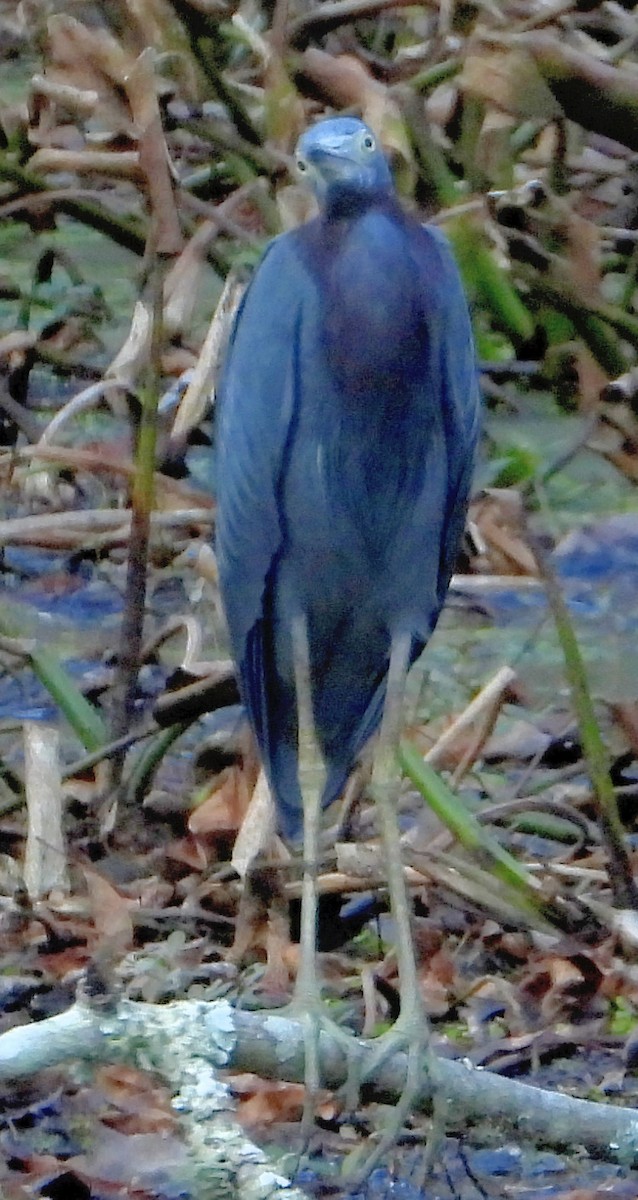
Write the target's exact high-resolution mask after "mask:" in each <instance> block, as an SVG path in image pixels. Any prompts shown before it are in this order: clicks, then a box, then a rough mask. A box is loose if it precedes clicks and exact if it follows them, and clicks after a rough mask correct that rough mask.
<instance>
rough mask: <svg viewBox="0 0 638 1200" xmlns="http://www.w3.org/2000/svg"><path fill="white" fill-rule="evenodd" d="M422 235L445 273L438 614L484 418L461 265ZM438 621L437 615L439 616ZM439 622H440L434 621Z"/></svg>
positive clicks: (428, 230)
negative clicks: (442, 500) (445, 477)
mask: <svg viewBox="0 0 638 1200" xmlns="http://www.w3.org/2000/svg"><path fill="white" fill-rule="evenodd" d="M423 232H424V233H425V234H426V235H427V236H428V238H429V239H430V244H431V247H432V249H434V248H436V253H437V255H438V256H439V259H440V263H441V270H442V273H443V288H442V298H443V300H444V305H445V308H444V318H445V319H444V322H443V326H442V336H441V341H440V348H439V362H440V370H439V372H438V376H439V388H440V394H439V403H440V404H441V406H442V411H443V419H444V427H445V445H446V454H447V475H448V485H447V497H446V514H445V530H446V536H445V537H444V539H443V541H442V546H441V557H440V563H439V588H438V594H439V611H440V608H442V606H443V602H444V600H445V595H446V592H447V589H448V585H449V582H450V578H451V576H452V573H453V571H454V566H455V562H456V557H457V554H458V550H459V545H460V542H461V538H462V535H463V529H464V527H465V518H466V513H467V502H468V499H469V494H470V488H471V485H472V476H473V473H474V467H475V459H476V447H477V442H478V436H479V428H480V419H481V396H480V391H479V381H478V371H477V366H476V351H475V347H474V339H473V336H472V326H471V322H470V315H469V311H468V306H467V300H466V298H465V292H464V289H463V285H462V282H461V276H460V274H459V270H458V267H457V265H456V261H455V259H454V256H453V254H452V250H451V248H450V244H449V242H448V240H447V238H446V237H445V235H444V234H443V233H442V232H441V230H440V229H438V228H437V227H436V226H434V225H428V226H425V227H424V229H423ZM436 615H437V617H438V613H437V614H436ZM435 619H436V618H435Z"/></svg>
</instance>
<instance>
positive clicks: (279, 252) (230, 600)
mask: <svg viewBox="0 0 638 1200" xmlns="http://www.w3.org/2000/svg"><path fill="white" fill-rule="evenodd" d="M306 285H307V281H306V279H305V277H304V274H303V268H302V266H301V265H300V263H299V261H298V259H297V257H296V255H295V253H294V251H293V249H292V248H291V245H290V240H289V238H288V237H287V236H286V235H284V236H283V237H281V238H277V239H275V241H274V242H272V243H271V244H270V246H269V247H268V249H267V250H266V253H265V255H264V257H263V258H262V260H261V262H260V264H259V265H258V267H257V270H256V273H255V275H254V277H253V280H252V282H251V284H250V286H249V287H248V289H247V291H246V294H245V296H244V298H243V301H242V304H241V306H240V309H239V312H238V314H237V317H236V320H235V323H234V326H233V331H232V334H231V338H230V342H229V347H228V351H227V355H226V360H225V363H224V367H223V371H222V376H221V381H220V386H219V389H218V406H219V412H218V427H217V498H218V508H217V526H216V549H217V558H218V569H219V575H220V582H221V586H222V593H223V596H224V603H225V610H226V618H227V621H228V626H229V631H230V635H231V642H232V647H233V653H234V656H235V660H236V662H237V665H238V669H239V673H240V685H241V691H242V698H243V700H244V703H245V704H246V706H247V708H248V711H249V715H250V717H251V720H252V723H253V725H254V728H255V732H256V734H257V738H258V741H259V744H260V749H261V752H262V756H263V759H264V764H265V766H266V770H267V773H268V774H269V776H270V779H271V783H272V782H273V774H275V775H276V776H277V779H278V781H279V784H280V786H279V787H278V788H277V791H278V792H281V793H283V792H284V791H285V792H286V794H287V795H289V796H290V797H291V802H292V805H293V809H296V806H297V803H299V804H300V800H298V790H299V789H298V783H297V773H296V736H295V732H294V729H288V728H287V727H286V726H285V723H286V722H288V723H290V722H291V721H294V697H290V696H288V695H286V694H281V695H279V694H278V689H279V690H281V689H282V688H283V687H284V684H283V682H282V680H281V679H280V677H279V675H278V673H277V671H276V664H275V647H274V638H275V636H276V635H275V631H274V629H273V618H274V617H275V615H276V614H273V613H272V612H271V611H270V609H271V607H272V603H273V588H272V581H273V577H274V574H275V572H276V568H277V561H278V556H279V554H280V552H281V547H282V543H283V538H284V533H285V531H284V529H283V525H282V517H281V513H280V506H279V496H278V491H279V488H280V485H281V480H282V477H283V474H284V472H285V463H286V454H287V447H288V442H289V438H290V434H291V427H292V424H293V422H294V415H295V406H296V403H297V398H298V397H297V393H298V377H299V363H298V343H299V338H298V326H299V322H300V320H301V301H302V297H303V295H304V287H305V286H306ZM274 755H278V756H279V760H278V761H277V763H276V764H275V763H274V762H273V756H274ZM285 823H286V822H285V820H284V822H283V824H284V825H285Z"/></svg>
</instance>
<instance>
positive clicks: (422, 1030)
mask: <svg viewBox="0 0 638 1200" xmlns="http://www.w3.org/2000/svg"><path fill="white" fill-rule="evenodd" d="M410 649H411V638H410V637H409V636H408V635H405V636H400V637H396V638H395V639H394V640H393V643H392V648H391V654H390V667H389V671H388V683H387V693H386V700H385V705H384V709H383V719H382V722H381V730H380V734H379V740H378V744H377V747H376V751H375V755H374V763H373V768H372V782H371V792H372V795H373V798H374V801H375V805H376V811H377V813H378V818H379V824H380V827H381V828H380V832H381V836H382V840H383V849H384V855H385V870H386V875H387V880H388V890H389V893H390V904H391V907H392V915H393V917H394V924H395V929H396V942H397V965H398V971H399V985H400V990H401V1010H400V1013H399V1017H398V1019H397V1020H396V1022H395V1024H394V1025H393V1027H392V1029H390V1030H388V1032H387V1033H385V1034H382V1035H381V1037H380V1038H379V1039H378V1045H377V1046H376V1047H375V1051H374V1052H373V1055H372V1060H371V1061H370V1062H369V1063H367V1064H366V1067H365V1078H367V1079H369V1078H371V1077H373V1076H374V1074H375V1071H377V1070H378V1068H379V1066H380V1065H381V1064H382V1063H383V1062H384V1061H385V1060H386V1059H387V1058H388V1057H390V1056H391V1055H392V1054H394V1053H397V1052H398V1051H405V1052H406V1054H407V1067H406V1079H405V1086H404V1088H403V1092H402V1093H401V1096H400V1097H399V1100H398V1103H397V1104H396V1106H395V1109H394V1112H393V1114H392V1117H391V1119H390V1121H389V1122H388V1124H387V1125H386V1127H385V1129H384V1130H383V1132H382V1133H381V1135H380V1138H379V1141H378V1143H377V1145H376V1146H375V1148H374V1149H373V1150H372V1152H371V1153H369V1152H366V1155H365V1159H364V1162H363V1167H361V1165H360V1163H358V1162H357V1161H356V1159H355V1161H354V1163H351V1164H350V1167H349V1168H348V1171H349V1173H350V1172H351V1171H352V1168H354V1173H356V1174H363V1175H367V1174H368V1173H369V1171H371V1170H372V1168H373V1167H374V1166H375V1165H376V1163H377V1162H379V1161H380V1160H381V1159H382V1158H383V1157H384V1156H385V1155H386V1154H387V1152H388V1150H389V1149H390V1148H391V1147H392V1145H394V1143H395V1142H396V1140H397V1138H398V1137H399V1135H400V1132H401V1129H402V1127H403V1125H404V1124H405V1120H406V1118H407V1117H408V1116H409V1114H410V1111H411V1109H412V1107H413V1105H414V1101H415V1099H416V1096H417V1094H418V1092H419V1088H420V1085H421V1082H422V1079H423V1075H424V1073H427V1074H428V1075H429V1076H430V1079H431V1083H432V1088H433V1095H434V1093H435V1090H436V1059H435V1056H434V1054H433V1052H432V1050H431V1047H430V1026H429V1021H428V1017H427V1014H426V1011H425V1006H424V1004H423V1000H422V997H421V992H420V988H419V978H418V973H417V965H416V958H415V954H414V942H413V939H412V928H411V905H410V900H409V896H408V891H407V888H406V884H405V876H404V872H403V863H402V861H401V841H400V830H399V823H398V818H397V808H396V800H397V792H398V787H399V779H398V773H397V767H396V752H397V745H398V739H399V732H400V726H401V707H402V700H403V694H404V690H405V680H406V676H407V673H408V668H409V665H410ZM435 1126H436V1122H435ZM435 1133H438V1128H436V1129H435V1130H433V1134H435ZM434 1140H438V1139H437V1138H436V1137H433V1138H432V1139H431V1143H430V1145H431V1147H432V1148H433V1142H434ZM429 1149H430V1147H429ZM428 1157H429V1156H428Z"/></svg>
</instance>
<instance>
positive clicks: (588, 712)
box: [528, 530, 638, 909]
mask: <svg viewBox="0 0 638 1200" xmlns="http://www.w3.org/2000/svg"><path fill="white" fill-rule="evenodd" d="M528 539H529V545H530V549H531V551H532V553H533V555H534V558H535V560H536V564H537V567H538V572H539V575H540V577H541V579H542V581H543V583H544V585H545V590H546V593H547V599H548V601H549V606H550V608H551V610H552V616H553V618H554V623H555V625H556V632H557V634H558V640H559V642H560V646H561V650H562V652H563V657H564V659H565V673H566V675H567V682H568V684H569V688H570V692H571V697H572V704H573V706H574V712H575V714H576V720H577V722H578V728H579V731H580V739H581V744H582V747H583V753H584V755H585V760H586V762H587V767H588V770H589V775H590V778H591V782H592V787H593V789H594V797H595V800H596V808H597V812H598V817H599V820H600V825H601V830H602V834H603V837H604V839H605V845H606V847H607V853H608V855H609V877H610V880H611V885H612V889H613V893H614V900H615V903H616V904H617V905H618V907H620V908H634V909H635V908H638V888H637V887H636V884H635V882H634V878H633V872H632V869H631V863H630V861H629V855H628V853H627V847H626V842H625V831H624V829H623V825H622V821H621V820H620V816H619V814H618V805H617V803H616V795H615V792H614V786H613V783H612V781H611V776H610V774H609V759H608V756H607V751H606V750H605V745H604V742H603V739H602V734H601V732H600V726H599V724H598V721H597V719H596V713H595V711H594V704H593V701H592V697H591V692H590V689H589V682H588V679H587V672H586V670H585V664H584V662H583V658H582V655H581V652H580V647H579V645H578V641H577V639H576V634H575V633H574V627H573V624H572V620H571V617H570V614H569V610H568V608H567V605H566V603H565V600H564V597H563V594H562V592H561V590H560V587H559V585H558V582H557V580H556V576H555V574H554V572H553V570H552V568H551V566H550V563H549V561H548V559H547V555H546V554H545V551H544V550H543V548H542V546H541V545H540V543H539V541H538V539H537V538H536V537H534V535H533V534H532V533H530V531H529V530H528Z"/></svg>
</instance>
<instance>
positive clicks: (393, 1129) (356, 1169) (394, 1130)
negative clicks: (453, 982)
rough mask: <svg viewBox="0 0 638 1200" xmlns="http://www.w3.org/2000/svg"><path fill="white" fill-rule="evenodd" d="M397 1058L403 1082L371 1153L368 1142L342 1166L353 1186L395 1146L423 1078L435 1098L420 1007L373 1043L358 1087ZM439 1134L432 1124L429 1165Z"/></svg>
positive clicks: (426, 1031)
mask: <svg viewBox="0 0 638 1200" xmlns="http://www.w3.org/2000/svg"><path fill="white" fill-rule="evenodd" d="M398 1054H403V1055H405V1059H406V1067H405V1082H404V1084H403V1088H402V1091H401V1094H400V1096H399V1098H398V1100H397V1103H396V1105H395V1106H394V1109H393V1110H392V1111H391V1113H390V1116H389V1119H388V1120H386V1121H385V1123H384V1126H383V1128H382V1129H380V1130H379V1132H378V1133H377V1135H376V1143H375V1145H374V1147H373V1149H372V1150H370V1139H368V1142H367V1144H366V1146H365V1148H363V1147H362V1148H360V1149H357V1150H355V1151H353V1152H352V1154H350V1155H349V1156H348V1158H347V1159H346V1161H345V1163H344V1166H343V1174H344V1176H345V1177H346V1178H347V1179H348V1182H349V1183H352V1185H353V1186H358V1185H359V1184H360V1183H362V1182H363V1181H364V1180H365V1179H366V1177H367V1176H368V1175H369V1174H370V1172H371V1171H372V1170H373V1169H374V1167H376V1166H377V1164H378V1163H379V1162H381V1161H382V1160H383V1159H384V1158H385V1157H386V1155H387V1154H388V1153H389V1151H390V1150H392V1148H393V1146H395V1145H396V1143H397V1141H398V1140H399V1138H400V1136H401V1131H402V1130H403V1128H404V1126H405V1123H406V1121H407V1119H408V1117H409V1116H410V1114H411V1113H412V1112H413V1110H414V1108H415V1107H416V1101H417V1099H418V1096H419V1094H420V1092H421V1090H422V1087H423V1081H424V1078H425V1077H426V1076H430V1078H431V1088H432V1097H433V1100H434V1098H435V1093H436V1060H435V1058H434V1055H433V1052H432V1049H431V1046H430V1029H429V1023H428V1021H427V1017H426V1015H425V1013H424V1012H423V1011H422V1007H421V1004H420V1003H419V1004H418V1005H417V1006H416V1007H415V1008H414V1009H409V1010H408V1011H407V1012H404V1011H402V1012H401V1013H400V1015H399V1017H398V1019H397V1021H396V1022H395V1024H394V1025H393V1026H392V1028H391V1029H389V1030H388V1031H387V1033H383V1034H381V1035H380V1036H379V1037H378V1038H376V1039H375V1042H374V1043H373V1045H372V1046H371V1049H370V1051H369V1053H368V1055H367V1056H366V1060H365V1065H364V1067H363V1070H362V1072H361V1077H360V1086H363V1085H365V1084H366V1083H367V1082H370V1081H372V1080H374V1079H376V1078H377V1077H378V1074H379V1072H380V1070H381V1068H382V1067H383V1065H384V1064H385V1063H386V1062H387V1061H388V1060H389V1059H391V1058H393V1057H394V1056H395V1055H398ZM433 1076H434V1078H432V1077H433ZM438 1134H439V1130H438V1122H437V1121H436V1120H435V1121H434V1122H433V1128H432V1135H431V1138H430V1141H429V1142H428V1149H427V1158H428V1162H429V1160H430V1159H431V1156H432V1152H433V1149H434V1145H433V1140H434V1142H436V1143H437V1144H438V1141H439V1136H438Z"/></svg>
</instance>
